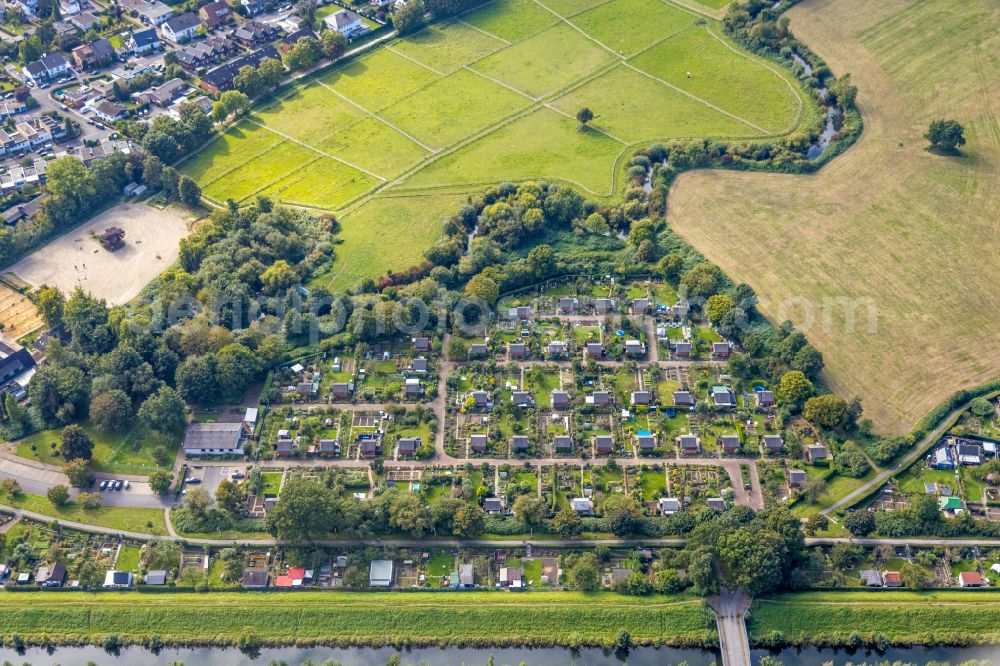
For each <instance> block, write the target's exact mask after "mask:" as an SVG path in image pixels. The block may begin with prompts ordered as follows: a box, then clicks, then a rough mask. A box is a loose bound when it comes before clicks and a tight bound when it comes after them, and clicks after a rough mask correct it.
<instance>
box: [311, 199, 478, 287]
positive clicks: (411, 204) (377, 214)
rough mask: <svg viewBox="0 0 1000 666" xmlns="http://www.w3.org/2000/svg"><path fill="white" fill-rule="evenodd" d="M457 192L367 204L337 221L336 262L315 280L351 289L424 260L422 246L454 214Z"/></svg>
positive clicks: (435, 234) (459, 200) (436, 235)
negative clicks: (390, 269) (362, 281)
mask: <svg viewBox="0 0 1000 666" xmlns="http://www.w3.org/2000/svg"><path fill="white" fill-rule="evenodd" d="M463 198H464V197H463V196H462V195H460V194H443V195H428V196H410V197H385V198H380V199H373V200H371V201H368V202H366V203H365V204H364V205H363V206H361V207H360V208H357V209H355V210H354V211H352V212H351V213H350V214H348V215H345V216H344V217H343V218H341V219H340V223H341V231H340V233H339V234H338V238H339V239H340V240H341V241H342V242H341V244H340V245H337V250H336V251H337V259H336V261H335V262H334V264H333V267H332V268H331V269H330V272H329V273H328V274H325V275H321V276H318V277H317V278H316V279H315V282H316V283H317V284H320V285H326V286H328V287H329V288H330V289H333V290H340V289H347V288H350V287H353V286H354V285H355V284H357V283H358V281H360V280H361V279H363V278H374V277H378V276H379V275H381V274H383V273H385V271H386V269H387V268H390V267H391V268H395V269H400V268H405V267H407V266H412V265H414V264H418V263H420V262H421V261H423V251H424V248H426V247H429V246H430V245H431V244H433V242H434V240H435V239H436V238H437V237H438V235H439V233H440V231H441V220H442V219H443V218H444V217H445V216H447V215H449V214H452V213H454V211H455V210H457V208H458V205H459V203H460V202H461V201H462V200H463Z"/></svg>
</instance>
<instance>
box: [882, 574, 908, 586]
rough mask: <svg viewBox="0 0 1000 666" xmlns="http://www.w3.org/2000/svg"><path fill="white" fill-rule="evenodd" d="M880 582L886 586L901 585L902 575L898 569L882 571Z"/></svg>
mask: <svg viewBox="0 0 1000 666" xmlns="http://www.w3.org/2000/svg"><path fill="white" fill-rule="evenodd" d="M882 583H883V584H884V585H885V586H886V587H903V577H902V576H901V575H899V572H898V571H883V572H882Z"/></svg>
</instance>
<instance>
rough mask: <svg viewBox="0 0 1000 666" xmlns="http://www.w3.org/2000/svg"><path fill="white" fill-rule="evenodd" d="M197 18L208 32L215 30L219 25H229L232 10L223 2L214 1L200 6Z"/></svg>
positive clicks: (221, 0) (220, 0)
mask: <svg viewBox="0 0 1000 666" xmlns="http://www.w3.org/2000/svg"><path fill="white" fill-rule="evenodd" d="M198 18H199V19H200V20H201V22H202V23H204V24H205V27H206V28H208V29H209V30H215V29H216V28H218V27H219V26H221V25H225V24H226V23H229V21H231V20H232V18H233V10H231V9H230V8H229V4H228V3H226V2H225V0H215V2H210V3H208V4H207V5H202V7H201V9H199V10H198Z"/></svg>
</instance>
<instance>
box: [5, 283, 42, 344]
mask: <svg viewBox="0 0 1000 666" xmlns="http://www.w3.org/2000/svg"><path fill="white" fill-rule="evenodd" d="M0 324H2V325H3V329H2V331H0V336H3V337H6V338H9V339H10V340H17V339H18V338H20V337H21V336H24V335H27V334H28V333H31V332H32V331H34V330H36V329H39V328H41V327H42V320H41V318H40V317H39V316H38V311H37V309H36V308H35V304H34V303H32V302H31V301H30V300H29V299H28V298H27V297H25V296H22V295H21V294H19V293H17V292H16V291H14V290H13V289H11V288H10V287H8V286H7V285H5V284H0Z"/></svg>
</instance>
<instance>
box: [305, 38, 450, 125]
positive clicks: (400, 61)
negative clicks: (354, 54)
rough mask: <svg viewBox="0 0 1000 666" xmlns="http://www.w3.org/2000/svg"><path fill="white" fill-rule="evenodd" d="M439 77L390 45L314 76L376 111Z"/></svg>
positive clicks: (352, 99)
mask: <svg viewBox="0 0 1000 666" xmlns="http://www.w3.org/2000/svg"><path fill="white" fill-rule="evenodd" d="M436 78H438V76H437V74H435V73H434V72H432V71H430V70H429V69H427V68H426V67H423V66H421V65H419V64H417V63H415V62H413V61H412V60H409V59H407V58H406V57H404V56H402V55H400V54H398V53H394V52H393V51H391V50H389V49H378V50H377V51H374V52H372V53H371V54H368V55H365V56H362V57H361V58H357V59H355V60H351V61H349V62H347V63H345V64H344V65H342V66H340V67H336V68H334V69H332V70H329V71H327V72H325V73H324V74H322V75H321V76H318V77H316V80H317V81H319V82H320V83H322V84H324V85H327V86H330V87H331V88H333V89H334V90H336V91H337V92H338V93H340V94H341V95H343V96H344V97H346V98H347V99H349V100H351V101H352V102H354V103H355V104H359V105H361V106H362V107H364V108H366V109H368V110H369V111H372V112H374V111H378V110H379V109H382V108H385V107H386V106H389V105H390V104H392V103H393V102H395V101H397V100H400V99H402V98H404V97H406V96H407V95H409V94H410V93H412V92H414V91H416V90H417V89H419V88H421V87H422V86H424V85H426V84H428V83H430V82H431V81H433V80H435V79H436Z"/></svg>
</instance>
